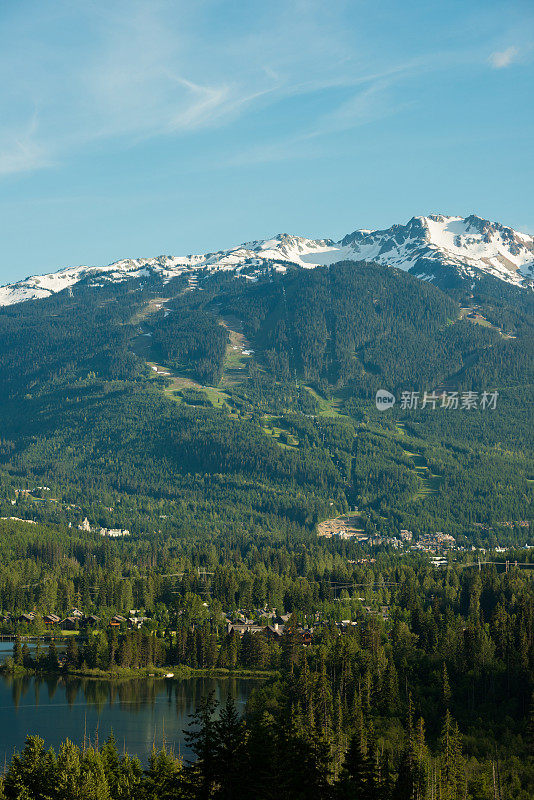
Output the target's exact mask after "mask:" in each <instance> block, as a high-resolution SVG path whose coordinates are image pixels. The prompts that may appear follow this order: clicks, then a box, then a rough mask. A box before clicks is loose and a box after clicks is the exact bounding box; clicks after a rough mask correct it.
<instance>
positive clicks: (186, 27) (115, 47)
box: [0, 0, 517, 175]
mask: <svg viewBox="0 0 534 800" xmlns="http://www.w3.org/2000/svg"><path fill="white" fill-rule="evenodd" d="M231 5H232V4H228V8H230V6H231ZM346 8H347V2H346V0H329V3H328V4H325V3H323V2H321V0H271V2H270V3H267V4H265V3H261V2H253V0H248V2H247V3H246V4H244V5H243V7H241V8H240V9H239V12H238V11H237V10H236V11H235V12H234V14H235V16H234V17H233V18H231V17H230V14H231V13H232V12H231V10H227V8H226V7H225V4H224V3H223V4H221V3H220V0H202V1H201V0H197V2H195V3H191V2H190V0H116V2H114V3H112V4H109V3H107V2H105V0H87V2H86V3H84V4H73V3H71V2H69V1H68V0H55V2H53V3H48V2H43V1H42V0H20V3H19V10H18V13H16V12H15V13H13V14H12V17H10V19H9V24H7V25H2V29H1V30H2V31H3V33H0V74H2V76H3V81H2V83H1V84H0V105H1V107H2V117H1V118H0V175H6V174H12V173H16V172H23V171H29V170H34V169H38V168H42V167H46V166H50V165H52V164H57V163H61V162H64V161H65V160H66V159H68V158H69V157H71V156H72V155H75V154H77V153H80V152H83V151H84V150H86V149H87V148H89V147H90V146H92V145H94V144H99V145H100V144H102V143H106V142H116V143H120V144H124V145H126V146H129V145H131V144H135V143H138V142H141V141H146V140H147V139H152V138H155V137H162V136H179V135H180V136H184V135H187V134H190V133H192V132H196V131H200V130H203V129H204V130H207V129H210V128H214V127H216V126H217V127H220V126H223V125H228V124H230V123H233V122H235V121H236V120H238V119H241V118H243V117H244V116H245V115H246V114H247V113H249V112H251V111H253V110H255V109H263V110H265V108H269V109H270V108H272V109H273V111H275V112H276V111H279V108H280V104H283V103H284V102H285V103H288V104H289V103H290V102H291V101H296V100H297V98H301V99H302V100H303V101H305V103H307V101H308V100H309V99H310V98H313V100H314V102H313V104H311V103H307V108H309V107H310V106H311V105H313V113H312V114H311V115H310V116H311V117H312V118H311V119H306V120H305V121H304V120H300V119H299V117H298V115H296V114H293V115H291V114H289V116H288V118H287V124H286V119H285V118H284V116H283V113H282V114H281V115H280V116H279V119H281V120H282V124H281V126H280V128H279V129H277V130H276V131H270V132H269V135H268V137H269V141H266V142H264V143H263V144H261V143H260V142H261V138H262V134H261V131H260V132H259V135H258V136H257V142H258V144H256V143H255V144H254V145H253V146H252V147H251V149H250V150H249V151H248V152H243V151H241V152H240V153H239V154H238V155H237V156H236V157H235V163H238V162H240V163H247V162H248V163H251V162H255V161H262V160H267V161H269V160H278V159H280V158H286V157H292V156H294V157H299V156H300V155H301V154H302V153H303V152H314V153H315V152H317V149H318V147H319V145H318V144H317V142H319V140H321V137H326V136H327V135H328V134H332V133H336V132H341V131H344V130H349V129H351V128H357V127H360V126H362V125H366V124H370V123H372V122H374V121H377V120H379V119H382V118H385V117H387V116H390V115H391V114H395V113H398V112H399V111H401V110H402V109H403V108H405V107H406V104H407V103H409V102H410V101H409V97H407V96H405V95H404V94H403V93H402V92H400V91H399V92H398V93H397V94H395V90H396V89H399V87H400V84H401V83H403V82H405V81H406V80H407V79H409V78H410V77H412V76H414V75H415V76H416V75H417V74H418V73H420V72H421V71H422V70H425V69H443V70H444V69H447V68H449V67H450V66H451V64H454V63H458V60H462V59H465V58H471V57H472V56H471V55H466V54H465V53H462V54H458V53H454V54H450V55H449V54H444V53H443V52H441V53H440V52H437V51H436V50H435V49H434V50H433V51H432V52H431V54H430V55H425V54H424V53H423V54H422V55H421V56H420V57H417V56H416V57H415V58H411V57H410V58H408V57H406V58H405V59H403V58H402V57H401V56H399V55H397V56H396V57H394V56H393V55H392V54H390V53H387V52H377V49H376V44H373V43H370V42H369V41H368V39H367V37H366V36H365V34H364V33H361V32H360V31H359V30H357V29H351V28H348V27H347V26H346V25H345V24H344V13H345V10H346ZM213 19H218V20H219V23H220V25H217V24H215V25H214V24H213ZM221 25H222V26H223V29H220V26H221ZM487 52H488V49H487V48H486V50H485V53H487ZM516 57H517V51H516V49H515V48H508V49H507V50H505V51H502V52H496V53H494V54H493V56H492V61H491V63H492V65H493V66H494V67H496V68H502V67H504V66H507V65H508V64H509V63H511V62H512V61H513V60H514V59H515V58H516ZM478 58H479V59H480V53H479V54H478ZM479 63H480V61H479ZM276 104H279V106H278V108H277V105H276ZM36 109H38V112H39V113H38V114H37V113H36Z"/></svg>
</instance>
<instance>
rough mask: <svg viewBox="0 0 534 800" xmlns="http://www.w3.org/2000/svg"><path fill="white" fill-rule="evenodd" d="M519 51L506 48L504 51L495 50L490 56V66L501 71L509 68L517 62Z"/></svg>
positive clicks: (514, 48)
mask: <svg viewBox="0 0 534 800" xmlns="http://www.w3.org/2000/svg"><path fill="white" fill-rule="evenodd" d="M518 55H519V50H518V49H517V47H513V46H511V47H507V48H506V50H496V51H495V53H492V54H491V56H490V59H489V60H490V64H491V66H492V67H493V68H494V69H503V68H504V67H509V66H510V64H513V62H514V61H516V60H517V57H518Z"/></svg>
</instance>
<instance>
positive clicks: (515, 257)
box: [0, 214, 534, 306]
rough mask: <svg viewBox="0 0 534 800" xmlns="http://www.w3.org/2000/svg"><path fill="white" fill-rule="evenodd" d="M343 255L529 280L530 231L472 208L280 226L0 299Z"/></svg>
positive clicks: (14, 290)
mask: <svg viewBox="0 0 534 800" xmlns="http://www.w3.org/2000/svg"><path fill="white" fill-rule="evenodd" d="M342 260H354V261H374V262H377V263H379V264H383V265H385V266H392V267H398V268H399V269H402V270H404V271H409V272H411V273H412V274H413V275H415V276H417V277H420V278H422V279H424V280H429V281H433V282H435V283H437V284H438V285H441V286H442V287H447V286H448V285H450V284H451V281H452V282H458V281H463V280H470V281H471V280H473V279H477V278H481V277H483V276H485V275H491V276H493V277H494V278H498V279H500V280H503V281H506V282H507V283H511V284H515V285H517V286H527V285H531V286H532V285H533V280H534V237H533V236H531V235H529V234H524V233H519V232H517V231H515V230H514V229H513V228H509V227H506V226H504V225H501V224H500V223H498V222H490V221H489V220H486V219H483V218H481V217H478V216H476V215H474V214H471V215H470V216H468V217H451V216H446V215H444V214H430V215H429V216H426V217H424V216H421V217H412V219H410V220H409V221H408V222H407V223H406V225H402V224H397V225H392V226H391V227H390V228H387V229H385V230H363V229H360V230H356V231H354V232H353V233H350V234H347V235H346V236H345V237H344V238H343V239H341V241H339V242H335V241H334V240H332V239H308V238H305V237H301V236H294V235H292V234H289V233H279V234H277V235H276V236H274V237H273V238H271V239H260V240H257V241H252V242H245V243H244V244H241V245H239V246H238V247H233V248H230V249H229V250H219V251H217V252H215V253H206V254H204V255H188V256H165V255H162V256H157V257H156V258H136V259H131V258H126V259H123V260H121V261H116V262H115V263H113V264H110V265H108V266H105V267H87V266H82V267H66V268H65V269H62V270H60V271H59V272H54V273H51V274H49V275H40V276H34V277H29V278H25V279H24V280H22V281H19V282H17V283H14V284H11V285H8V286H3V287H0V306H2V305H12V304H14V303H20V302H22V301H24V300H32V299H38V298H43V297H49V296H50V295H52V294H55V293H56V292H60V291H62V290H64V289H68V288H69V287H72V286H74V285H75V284H77V283H79V282H80V281H83V280H86V281H87V280H89V281H90V282H91V283H92V284H93V285H95V286H98V285H101V284H102V283H103V282H113V283H119V282H122V281H125V280H128V279H131V278H143V277H150V276H156V277H160V278H161V279H162V280H164V281H169V280H171V278H174V277H176V276H179V275H184V274H189V275H191V274H194V273H195V272H196V271H198V270H205V271H206V272H208V273H209V272H214V271H219V270H225V271H231V272H234V273H235V274H236V276H244V277H247V278H249V279H254V278H255V277H256V275H257V274H258V273H260V272H261V271H263V270H264V269H265V268H266V267H271V268H274V269H275V270H278V271H280V272H284V271H285V270H286V269H287V268H288V266H291V265H293V266H295V267H301V268H307V269H310V268H313V267H316V266H327V265H329V264H333V263H334V262H336V261H342Z"/></svg>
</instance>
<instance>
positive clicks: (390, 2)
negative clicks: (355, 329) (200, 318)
mask: <svg viewBox="0 0 534 800" xmlns="http://www.w3.org/2000/svg"><path fill="white" fill-rule="evenodd" d="M0 74H1V75H2V80H1V81H0V112H1V113H0V220H1V227H2V235H1V243H2V251H1V256H0V283H5V282H8V281H12V280H16V279H19V278H22V277H24V276H26V275H29V274H35V273H40V272H49V271H52V270H55V269H58V268H60V267H62V266H66V265H70V264H106V263H109V262H111V261H114V260H116V259H119V258H124V257H136V256H153V255H159V254H161V253H170V254H175V255H178V254H187V253H192V252H206V251H210V250H214V249H219V248H221V247H229V246H232V245H234V244H238V243H240V242H242V241H246V240H250V239H256V238H265V237H268V236H270V235H272V234H275V233H278V232H290V233H297V234H302V235H306V236H313V237H323V236H330V237H333V238H338V237H340V236H342V235H344V234H345V233H347V232H349V231H352V230H354V229H355V228H360V227H361V228H380V227H388V226H389V225H391V224H392V223H394V222H406V221H407V220H408V219H409V218H410V217H411V216H413V215H416V214H426V213H432V212H441V213H449V214H467V213H473V212H474V213H478V214H479V215H481V216H484V217H488V218H490V219H496V220H499V221H501V222H504V223H506V224H509V225H512V226H514V227H516V228H518V229H519V230H524V231H528V232H534V213H533V212H534V200H533V192H532V186H533V184H534V180H533V179H534V166H533V164H534V159H533V145H532V142H533V141H534V130H533V128H534V125H533V123H534V5H533V4H532V2H531V0H528V2H526V1H525V2H522V0H518V1H517V2H493V1H492V0H484V2H482V1H479V0H469V2H465V0H463V2H457V1H456V0H440V1H439V2H437V1H435V0H427V1H426V2H419V0H410V2H409V3H407V2H400V0H262V2H257V1H256V0H187V2H181V0H172V2H170V1H169V2H165V1H164V0H148V1H147V2H144V1H143V0H127V2H126V1H124V2H123V0H106V2H101V1H100V0H35V1H33V2H32V1H31V0H6V2H3V3H1V4H0Z"/></svg>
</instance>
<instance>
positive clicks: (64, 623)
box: [61, 617, 78, 631]
mask: <svg viewBox="0 0 534 800" xmlns="http://www.w3.org/2000/svg"><path fill="white" fill-rule="evenodd" d="M77 624H78V620H77V619H76V617H66V618H65V619H62V620H61V628H62V630H64V631H75V630H76V625H77Z"/></svg>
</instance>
